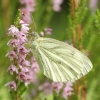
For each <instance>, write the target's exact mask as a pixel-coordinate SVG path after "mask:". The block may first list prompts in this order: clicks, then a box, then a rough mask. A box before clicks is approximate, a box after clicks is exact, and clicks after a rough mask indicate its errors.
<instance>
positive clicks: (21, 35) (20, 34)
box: [18, 32, 27, 45]
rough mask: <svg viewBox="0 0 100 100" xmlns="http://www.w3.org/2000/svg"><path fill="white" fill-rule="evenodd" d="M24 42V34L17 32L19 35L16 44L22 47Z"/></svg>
mask: <svg viewBox="0 0 100 100" xmlns="http://www.w3.org/2000/svg"><path fill="white" fill-rule="evenodd" d="M26 41H27V37H26V34H24V33H22V32H19V35H18V42H19V43H20V44H21V45H22V44H24V43H25V42H26Z"/></svg>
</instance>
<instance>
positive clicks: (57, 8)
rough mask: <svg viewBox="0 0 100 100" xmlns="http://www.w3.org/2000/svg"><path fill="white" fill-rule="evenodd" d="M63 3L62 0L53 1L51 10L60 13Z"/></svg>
mask: <svg viewBox="0 0 100 100" xmlns="http://www.w3.org/2000/svg"><path fill="white" fill-rule="evenodd" d="M62 3H63V0H53V9H54V10H55V11H57V12H59V11H61V7H60V6H61V4H62Z"/></svg>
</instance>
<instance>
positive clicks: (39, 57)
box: [30, 32, 92, 82]
mask: <svg viewBox="0 0 100 100" xmlns="http://www.w3.org/2000/svg"><path fill="white" fill-rule="evenodd" d="M30 47H31V52H32V53H33V55H34V57H35V58H36V61H37V63H38V64H39V66H40V68H41V69H42V71H43V73H44V75H45V76H46V77H48V78H50V79H52V80H53V81H54V82H68V81H75V80H77V79H79V78H80V77H82V76H84V75H85V74H87V73H88V72H89V71H90V70H91V69H92V63H91V61H90V60H89V59H88V58H87V57H86V56H85V55H84V54H83V53H82V52H80V51H79V50H77V49H75V48H74V47H72V46H70V45H68V44H66V43H63V42H60V41H58V40H55V39H51V38H44V37H39V35H38V34H37V33H36V32H33V33H32V37H31V39H30Z"/></svg>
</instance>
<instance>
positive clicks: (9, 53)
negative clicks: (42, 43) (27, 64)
mask: <svg viewBox="0 0 100 100" xmlns="http://www.w3.org/2000/svg"><path fill="white" fill-rule="evenodd" d="M6 56H8V57H9V58H10V60H13V59H14V58H16V59H18V56H17V55H16V52H15V51H10V52H8V53H7V54H6Z"/></svg>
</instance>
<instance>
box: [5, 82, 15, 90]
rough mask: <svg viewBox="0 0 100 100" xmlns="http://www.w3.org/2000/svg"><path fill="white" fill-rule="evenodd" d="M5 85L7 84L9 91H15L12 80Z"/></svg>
mask: <svg viewBox="0 0 100 100" xmlns="http://www.w3.org/2000/svg"><path fill="white" fill-rule="evenodd" d="M5 86H8V89H9V91H11V90H14V91H16V89H17V86H16V83H15V82H14V81H11V82H8V83H7V84H5Z"/></svg>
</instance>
